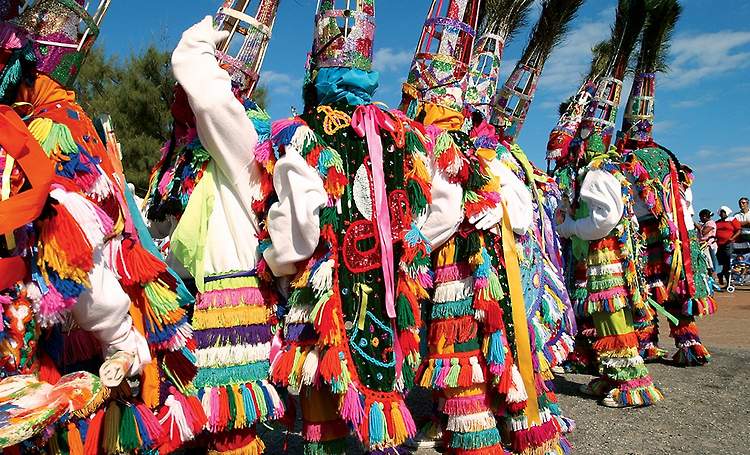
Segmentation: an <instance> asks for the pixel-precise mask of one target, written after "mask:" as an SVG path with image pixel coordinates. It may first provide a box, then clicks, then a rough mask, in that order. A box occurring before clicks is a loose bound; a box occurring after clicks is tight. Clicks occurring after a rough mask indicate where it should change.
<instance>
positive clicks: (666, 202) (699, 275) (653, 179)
mask: <svg viewBox="0 0 750 455" xmlns="http://www.w3.org/2000/svg"><path fill="white" fill-rule="evenodd" d="M648 6H649V10H648V16H647V18H646V25H645V27H644V31H643V38H642V39H641V48H640V53H639V56H638V64H637V68H636V75H635V80H634V83H633V88H632V90H631V92H630V96H629V98H628V102H627V108H626V111H625V116H624V120H623V128H622V134H623V137H622V139H621V141H620V143H619V144H618V148H619V149H620V151H621V152H622V153H624V154H625V158H624V161H625V164H624V169H625V172H626V173H627V175H628V178H630V179H631V181H632V182H633V186H634V188H635V190H636V205H635V207H636V216H637V217H638V224H639V229H640V231H641V234H642V236H643V237H644V241H645V248H646V251H645V255H646V281H647V284H648V286H649V292H650V297H651V298H652V299H653V300H654V301H655V302H656V304H657V305H663V306H664V309H666V311H667V312H668V316H667V317H668V320H669V324H670V329H671V330H670V335H671V336H672V337H674V339H675V346H676V347H677V352H676V353H675V354H674V356H673V360H674V362H675V364H677V365H680V366H696V365H703V364H705V363H707V362H708V361H709V359H710V357H711V356H710V354H709V352H708V350H707V349H706V348H705V347H704V346H703V344H702V343H701V341H700V337H699V335H698V327H697V326H696V325H695V317H696V316H707V315H709V314H712V313H713V312H714V311H715V310H716V306H715V304H714V301H713V298H712V297H711V294H712V293H713V290H712V288H711V283H710V280H709V276H710V275H709V271H708V265H707V263H706V260H705V258H704V257H703V255H702V254H700V245H699V243H698V238H697V231H696V229H695V226H694V224H693V220H692V215H693V214H692V213H691V206H692V193H691V190H690V184H691V183H692V175H691V171H690V170H689V169H687V168H685V167H684V166H682V165H681V164H680V162H679V161H678V159H677V157H676V156H674V154H672V152H670V151H669V150H667V149H665V148H664V147H662V146H661V145H659V144H657V143H656V142H655V141H654V140H653V134H652V129H653V124H654V99H655V98H654V97H655V88H656V74H657V72H659V71H665V64H664V61H665V59H666V52H667V50H668V49H669V38H670V35H671V32H672V30H673V29H674V26H675V24H676V22H677V20H678V18H679V15H680V11H681V9H682V7H681V6H680V4H679V2H678V1H676V0H654V1H652V2H649V4H648ZM654 306H656V305H654ZM658 308H661V307H660V306H659V307H658ZM645 316H646V318H645V319H641V320H637V321H636V324H637V327H638V331H637V332H638V336H639V340H640V348H641V355H643V356H644V358H646V359H649V358H659V357H661V356H662V355H663V354H664V351H663V350H662V349H660V348H659V344H658V343H659V326H658V318H657V317H656V314H652V315H645Z"/></svg>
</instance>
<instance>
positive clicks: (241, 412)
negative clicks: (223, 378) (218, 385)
mask: <svg viewBox="0 0 750 455" xmlns="http://www.w3.org/2000/svg"><path fill="white" fill-rule="evenodd" d="M232 393H233V394H234V402H235V403H236V408H237V417H236V418H235V421H234V422H235V423H234V426H235V428H247V427H248V426H249V425H248V423H250V422H248V421H247V415H246V414H245V405H244V404H243V402H244V401H243V398H242V393H241V392H240V387H239V386H238V385H237V384H232Z"/></svg>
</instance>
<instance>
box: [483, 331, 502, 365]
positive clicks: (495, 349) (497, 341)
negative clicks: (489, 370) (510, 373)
mask: <svg viewBox="0 0 750 455" xmlns="http://www.w3.org/2000/svg"><path fill="white" fill-rule="evenodd" d="M488 350H489V352H488V353H487V361H488V362H489V363H491V364H495V365H504V364H505V346H503V332H502V331H497V332H494V333H493V334H492V335H490V343H489V348H488Z"/></svg>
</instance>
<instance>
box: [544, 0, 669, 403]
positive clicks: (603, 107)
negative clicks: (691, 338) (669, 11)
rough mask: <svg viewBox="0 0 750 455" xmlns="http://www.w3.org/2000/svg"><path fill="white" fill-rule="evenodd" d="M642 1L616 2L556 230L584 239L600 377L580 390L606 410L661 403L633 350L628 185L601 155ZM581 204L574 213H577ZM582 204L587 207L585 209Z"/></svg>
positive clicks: (636, 270)
mask: <svg viewBox="0 0 750 455" xmlns="http://www.w3.org/2000/svg"><path fill="white" fill-rule="evenodd" d="M644 9H645V7H644V4H643V2H642V1H639V0H621V1H620V2H619V4H618V9H617V14H616V20H615V26H614V27H613V31H612V37H611V38H610V43H611V45H612V48H613V49H614V50H615V52H614V54H613V56H612V57H611V59H610V60H609V63H608V65H607V68H608V70H607V71H606V72H605V73H604V75H603V77H601V78H600V80H599V82H598V87H597V92H596V96H595V97H594V99H593V101H592V103H591V105H590V106H589V108H588V113H587V114H586V117H585V118H584V119H583V124H582V126H581V133H580V134H581V138H582V139H583V140H584V147H585V148H584V154H583V156H577V157H575V158H577V160H578V163H577V164H576V165H575V168H576V169H577V175H576V180H577V182H579V183H577V188H578V190H577V197H576V198H575V199H573V200H572V201H571V204H572V209H573V210H575V212H573V213H563V214H562V217H563V218H564V219H563V220H562V223H561V224H560V225H559V226H558V232H559V233H560V235H561V236H564V237H577V238H579V239H581V240H584V241H587V242H588V245H587V248H586V259H585V267H586V268H585V270H586V274H585V276H586V281H585V291H586V299H585V302H584V304H585V308H584V310H585V314H587V315H590V316H591V317H592V319H593V322H594V326H595V328H596V331H597V339H596V342H595V343H594V346H593V347H594V350H595V351H596V353H597V356H598V361H599V374H600V376H599V377H598V378H596V379H594V380H593V381H592V382H591V383H590V384H588V385H585V386H583V387H582V389H581V390H582V392H584V393H587V394H590V395H594V396H598V397H602V401H601V403H602V404H603V405H605V406H609V407H626V406H647V405H650V404H653V403H655V402H658V401H660V400H661V399H662V394H661V392H660V391H659V389H658V388H656V386H655V385H654V384H653V381H652V379H651V377H650V376H649V374H648V370H647V369H646V366H645V364H644V363H643V358H642V357H641V356H640V354H639V352H638V338H637V336H636V334H635V332H634V330H633V314H634V312H635V313H636V314H637V312H639V311H643V309H644V308H647V306H646V302H645V298H646V294H645V292H646V290H645V289H644V288H643V277H642V269H641V264H640V252H639V248H640V245H639V244H638V241H639V238H638V232H637V228H636V227H635V225H634V220H633V199H632V196H631V191H630V184H629V182H628V180H627V179H626V178H625V176H624V175H623V173H622V172H621V171H620V169H619V163H618V161H617V158H618V157H616V156H615V157H612V156H611V155H609V154H608V153H607V150H608V147H609V142H610V141H611V139H612V132H613V128H614V119H615V116H616V112H617V105H618V104H619V96H618V94H619V90H620V87H621V84H622V82H621V78H622V77H623V75H624V73H625V68H626V66H627V62H628V59H629V57H630V54H631V52H632V49H633V47H634V45H635V42H636V40H637V37H638V36H639V34H640V31H641V28H642V24H643V20H644V12H645V11H644ZM579 207H582V208H581V209H580V210H576V209H578V208H579ZM584 207H585V208H584Z"/></svg>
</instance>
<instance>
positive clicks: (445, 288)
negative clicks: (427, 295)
mask: <svg viewBox="0 0 750 455" xmlns="http://www.w3.org/2000/svg"><path fill="white" fill-rule="evenodd" d="M472 295H474V278H473V277H469V278H465V279H463V280H459V281H450V282H448V283H443V284H440V285H438V286H436V287H435V296H434V297H433V301H434V302H435V303H445V302H455V301H457V300H463V299H466V298H469V297H471V296H472Z"/></svg>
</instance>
